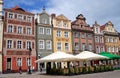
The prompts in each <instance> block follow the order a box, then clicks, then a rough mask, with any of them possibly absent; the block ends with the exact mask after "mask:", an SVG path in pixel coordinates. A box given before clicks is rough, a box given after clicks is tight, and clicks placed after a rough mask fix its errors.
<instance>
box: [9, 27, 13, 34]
mask: <svg viewBox="0 0 120 78" xmlns="http://www.w3.org/2000/svg"><path fill="white" fill-rule="evenodd" d="M12 32H13V26H12V25H9V26H8V33H12Z"/></svg>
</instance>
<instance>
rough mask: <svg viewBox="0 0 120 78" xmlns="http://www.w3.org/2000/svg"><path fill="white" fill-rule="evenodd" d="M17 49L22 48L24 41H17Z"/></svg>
mask: <svg viewBox="0 0 120 78" xmlns="http://www.w3.org/2000/svg"><path fill="white" fill-rule="evenodd" d="M17 49H22V41H17Z"/></svg>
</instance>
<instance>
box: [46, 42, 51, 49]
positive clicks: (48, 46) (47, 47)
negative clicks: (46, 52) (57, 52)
mask: <svg viewBox="0 0 120 78" xmlns="http://www.w3.org/2000/svg"><path fill="white" fill-rule="evenodd" d="M46 49H52V44H51V40H47V41H46Z"/></svg>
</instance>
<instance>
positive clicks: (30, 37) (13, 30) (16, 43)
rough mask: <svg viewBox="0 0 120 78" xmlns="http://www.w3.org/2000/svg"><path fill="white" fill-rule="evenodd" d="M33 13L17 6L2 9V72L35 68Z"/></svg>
mask: <svg viewBox="0 0 120 78" xmlns="http://www.w3.org/2000/svg"><path fill="white" fill-rule="evenodd" d="M34 23H35V22H34V14H32V13H30V12H27V11H25V10H24V9H22V8H20V7H19V6H15V7H13V8H10V9H9V8H5V9H4V29H3V30H4V32H3V43H4V44H3V72H4V73H6V72H18V70H19V67H21V69H22V71H27V70H28V68H29V67H34V68H35V69H36V63H35V62H34V61H35V60H36V42H35V35H36V34H35V31H36V28H35V25H34Z"/></svg>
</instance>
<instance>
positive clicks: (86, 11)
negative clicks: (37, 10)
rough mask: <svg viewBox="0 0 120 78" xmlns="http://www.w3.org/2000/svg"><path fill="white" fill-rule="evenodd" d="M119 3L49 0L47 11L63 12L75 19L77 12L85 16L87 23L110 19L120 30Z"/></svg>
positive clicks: (101, 22)
mask: <svg viewBox="0 0 120 78" xmlns="http://www.w3.org/2000/svg"><path fill="white" fill-rule="evenodd" d="M119 4H120V1H119V0H115V1H113V0H91V1H88V0H49V3H48V4H47V6H51V7H48V8H47V12H49V13H50V14H51V13H56V14H57V15H59V14H64V15H65V16H66V17H68V18H69V19H70V20H72V21H73V20H75V18H76V16H77V15H78V14H81V13H82V14H83V15H84V16H85V17H86V21H87V23H88V24H90V25H92V24H93V23H94V21H98V23H99V24H100V25H103V24H105V23H106V22H108V21H112V23H113V24H114V27H115V29H117V30H118V31H119V32H120V28H119V25H120V22H119V21H120V18H119V16H120V10H119V9H118V7H119Z"/></svg>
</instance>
